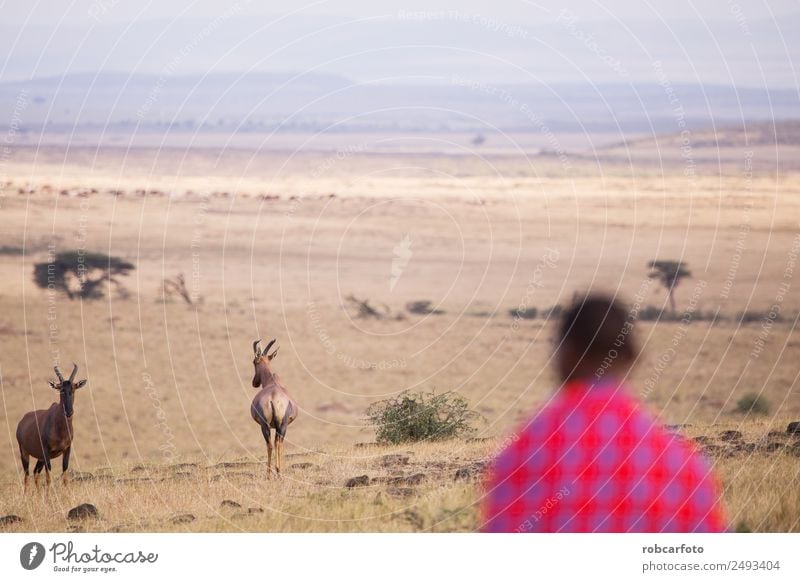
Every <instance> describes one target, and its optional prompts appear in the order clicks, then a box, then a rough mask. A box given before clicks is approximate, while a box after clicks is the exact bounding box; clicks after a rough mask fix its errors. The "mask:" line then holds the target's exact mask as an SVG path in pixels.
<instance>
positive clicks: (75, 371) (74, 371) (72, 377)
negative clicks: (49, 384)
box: [69, 362, 78, 382]
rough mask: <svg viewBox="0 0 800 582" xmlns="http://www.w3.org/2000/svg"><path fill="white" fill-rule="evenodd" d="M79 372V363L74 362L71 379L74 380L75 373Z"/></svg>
mask: <svg viewBox="0 0 800 582" xmlns="http://www.w3.org/2000/svg"><path fill="white" fill-rule="evenodd" d="M77 373H78V364H76V363H75V362H72V374H70V375H69V381H70V382H72V381H73V380H74V379H75V374H77Z"/></svg>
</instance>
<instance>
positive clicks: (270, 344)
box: [263, 339, 278, 354]
mask: <svg viewBox="0 0 800 582" xmlns="http://www.w3.org/2000/svg"><path fill="white" fill-rule="evenodd" d="M276 341H278V340H277V339H273V340H270V341H269V343H268V344H267V347H266V349H265V350H264V352H263V353H265V354H266V353H267V352H268V351H269V349H270V348H271V347H272V344H274V343H275V342H276Z"/></svg>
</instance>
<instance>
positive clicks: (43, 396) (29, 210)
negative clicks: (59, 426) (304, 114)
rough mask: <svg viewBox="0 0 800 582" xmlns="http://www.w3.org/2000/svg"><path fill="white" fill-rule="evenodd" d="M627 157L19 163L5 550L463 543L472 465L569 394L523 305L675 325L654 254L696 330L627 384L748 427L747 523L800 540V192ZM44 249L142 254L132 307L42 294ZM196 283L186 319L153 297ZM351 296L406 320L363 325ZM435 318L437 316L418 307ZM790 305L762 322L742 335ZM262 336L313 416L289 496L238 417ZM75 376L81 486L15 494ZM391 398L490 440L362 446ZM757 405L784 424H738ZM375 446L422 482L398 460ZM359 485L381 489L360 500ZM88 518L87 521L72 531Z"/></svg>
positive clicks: (725, 459)
mask: <svg viewBox="0 0 800 582" xmlns="http://www.w3.org/2000/svg"><path fill="white" fill-rule="evenodd" d="M615 151H616V150H609V152H610V153H609V154H608V156H609V159H608V160H605V161H603V162H602V163H600V162H596V161H592V160H588V159H587V160H583V161H581V160H577V161H576V160H573V161H572V162H571V164H570V166H569V167H568V168H564V167H562V166H561V165H560V163H559V160H558V159H556V158H553V157H542V158H533V159H531V158H525V157H522V156H519V155H512V154H510V153H509V154H497V155H492V156H477V155H475V156H468V155H462V156H453V155H433V154H431V155H421V154H400V153H395V154H391V155H388V154H373V153H370V152H361V151H346V152H339V153H336V152H333V153H324V152H319V153H302V154H297V155H295V156H291V157H290V156H288V154H280V153H277V152H272V153H263V154H253V153H252V152H246V151H243V150H242V151H240V150H231V151H229V152H226V153H225V154H224V155H218V154H217V153H215V152H214V151H213V150H203V149H194V150H181V149H163V150H155V149H134V150H130V151H126V150H125V149H123V148H105V149H103V150H102V151H99V152H98V151H96V150H93V149H91V148H73V149H70V150H68V151H67V150H65V149H63V148H58V147H55V146H53V147H49V148H45V149H42V150H39V151H36V150H34V149H26V148H19V149H17V150H15V151H14V152H13V155H12V156H10V157H9V158H8V159H7V160H5V159H4V165H3V168H2V170H3V172H4V173H5V174H6V175H7V178H8V182H9V183H8V184H7V185H6V187H5V189H4V191H3V196H2V199H0V212H2V225H3V228H2V230H0V247H2V249H4V250H3V251H2V253H0V382H2V398H3V401H2V407H1V408H0V414H2V422H0V433H2V434H1V435H0V490H2V495H0V516H3V515H7V514H14V515H19V516H20V517H22V518H23V521H22V522H20V523H17V524H13V525H10V526H8V527H7V529H8V530H11V531H27V530H39V531H64V530H66V529H67V528H68V527H79V528H83V529H85V530H86V531H171V530H176V531H184V530H186V531H470V530H473V529H475V528H476V527H477V526H478V517H477V511H476V507H475V503H476V502H477V501H478V500H479V498H480V490H479V487H478V481H477V479H476V478H470V479H460V480H455V479H454V475H455V473H456V471H458V470H459V469H460V468H464V467H474V466H476V465H475V463H479V462H485V461H486V460H487V459H488V458H489V457H491V455H492V454H493V453H494V452H495V451H496V450H497V448H498V446H500V444H501V443H502V439H503V437H504V436H505V435H506V434H508V433H509V432H511V431H512V430H513V429H514V427H515V426H516V425H517V424H518V423H520V422H521V421H522V420H523V419H525V418H527V417H528V416H529V415H530V413H531V412H532V411H534V410H535V409H536V407H537V406H538V405H540V404H541V403H543V402H545V401H546V400H547V399H548V398H549V396H550V394H551V393H552V390H553V388H554V386H555V380H554V377H553V375H552V373H551V370H550V363H551V362H550V356H551V350H552V337H553V323H552V319H547V318H538V319H535V320H516V319H515V318H514V317H512V316H511V315H510V314H509V310H511V309H514V308H516V307H518V306H520V305H522V306H528V307H536V308H538V309H539V310H544V309H546V308H549V307H551V306H553V305H556V304H566V303H568V302H569V301H570V300H571V298H572V296H573V293H574V292H575V291H584V290H588V289H596V290H606V291H610V292H619V293H620V295H621V296H622V297H623V298H624V299H625V300H627V301H628V302H633V301H634V299H635V298H636V297H640V298H641V302H642V304H643V305H656V306H662V305H664V304H665V301H666V297H665V294H664V291H663V290H660V289H659V288H658V285H657V284H656V283H654V282H651V281H650V280H649V279H647V276H646V275H647V269H646V263H647V262H648V261H650V260H652V259H656V258H660V259H682V260H684V261H686V262H687V263H688V265H689V268H690V269H691V270H692V273H693V277H692V278H691V279H688V280H687V281H685V282H684V283H683V284H682V285H681V286H680V287H679V288H678V291H677V300H678V306H679V309H680V310H688V311H686V313H687V314H688V315H687V317H688V319H691V320H692V321H691V323H689V324H682V323H680V322H661V323H651V322H642V323H641V324H640V325H639V331H638V333H639V336H638V337H639V340H640V344H641V346H642V354H641V357H640V359H639V361H638V363H637V366H636V368H635V370H634V372H633V375H632V378H631V379H630V384H631V386H632V387H633V389H634V390H636V391H639V392H640V394H641V395H642V397H643V398H645V400H646V401H647V403H648V405H649V406H650V408H651V410H652V411H653V412H654V413H655V414H657V415H658V416H659V418H660V419H661V420H662V421H663V422H664V423H665V424H681V425H688V426H685V427H683V428H681V429H680V430H681V431H682V432H685V433H686V434H687V436H689V437H696V436H709V437H713V438H714V439H717V437H718V435H719V433H720V432H721V431H723V430H729V429H731V430H741V431H742V432H743V433H744V436H743V440H744V442H747V443H758V444H759V446H758V447H756V448H755V449H754V450H747V451H744V452H743V451H742V450H733V449H731V450H728V449H720V450H716V451H711V452H710V454H712V453H713V454H712V458H713V460H714V462H715V466H716V468H717V470H718V472H719V475H720V477H721V479H722V481H723V483H724V485H725V501H726V505H727V507H728V511H729V513H730V515H731V517H732V522H733V523H734V525H735V526H737V527H742V528H746V529H751V530H753V531H800V488H798V479H799V478H800V457H798V456H797V455H796V454H795V453H796V451H797V448H796V447H792V444H793V441H792V440H791V439H790V438H788V437H786V438H783V437H778V436H773V437H768V438H770V439H772V440H781V439H782V440H781V442H783V444H785V445H786V446H785V447H782V448H781V447H778V448H777V449H778V450H773V451H771V452H770V451H768V450H766V449H765V448H764V447H763V446H760V444H763V440H762V439H764V438H765V437H766V435H767V434H768V433H769V432H770V431H783V430H785V428H786V425H787V423H788V422H790V421H794V420H798V419H800V398H798V392H797V386H798V370H799V368H798V365H797V361H798V356H800V339H798V337H797V333H796V323H797V314H798V312H800V295H798V293H797V286H798V276H800V275H797V274H796V273H795V272H794V271H795V270H796V268H797V267H796V265H795V264H794V262H796V260H797V253H798V247H799V246H800V244H798V241H800V238H798V236H799V235H798V233H800V224H799V223H798V220H800V178H799V177H798V175H797V174H795V173H792V172H781V173H779V174H776V172H775V171H774V168H773V166H772V165H771V164H769V163H763V164H762V163H759V158H758V156H756V158H755V159H754V158H753V157H752V156H751V155H750V154H748V153H742V152H741V151H739V150H735V151H734V150H732V151H730V152H727V153H726V157H725V160H724V164H720V163H711V162H708V161H704V162H702V163H698V164H697V166H696V167H693V169H692V172H691V174H690V175H687V174H686V173H685V171H684V170H685V169H686V167H685V164H683V163H682V162H681V160H679V159H678V160H677V161H676V160H672V161H669V162H668V163H665V164H664V165H658V164H652V163H651V164H645V163H637V165H633V164H631V163H630V162H626V160H625V159H624V157H616V158H615V157H614V156H615V155H617V154H616V153H614V152H615ZM706 154H708V152H706ZM709 155H710V154H709ZM699 158H700V152H699V153H698V159H699ZM112 191H113V193H112ZM50 245H54V248H55V249H57V250H67V249H85V250H89V251H99V252H104V253H107V254H111V255H115V256H120V257H122V258H124V259H126V260H129V261H132V262H134V263H135V264H136V270H135V271H133V273H132V274H131V275H130V276H129V277H127V278H126V280H125V281H124V282H125V286H126V289H127V291H128V293H129V295H128V296H127V297H120V296H118V295H116V294H114V293H112V294H111V295H110V296H109V297H106V298H105V299H102V300H97V301H86V302H81V301H70V300H68V299H67V298H66V297H64V296H63V295H57V294H52V293H50V292H48V291H47V290H41V289H38V288H37V287H36V286H35V285H34V283H33V275H32V273H33V266H34V264H35V263H37V262H40V261H46V260H47V257H48V252H49V251H48V249H49V248H50ZM393 261H394V267H395V271H394V272H393ZM179 273H183V274H184V275H185V277H186V280H187V282H188V286H189V289H190V291H191V292H192V294H193V295H194V296H195V298H196V299H197V302H196V303H195V304H194V305H187V304H185V303H184V302H183V301H181V300H180V299H177V298H173V299H168V300H165V299H164V297H163V295H162V292H161V289H162V282H163V279H164V278H165V277H174V276H175V275H177V274H179ZM787 284H788V287H787V286H786V285H787ZM351 294H353V295H356V296H357V297H359V298H361V299H368V300H369V301H370V302H371V304H373V305H375V306H376V307H377V306H385V309H386V310H388V312H389V313H390V317H387V318H385V319H383V320H372V319H361V318H358V317H356V313H355V311H354V310H353V309H351V308H350V307H349V306H348V303H347V301H346V297H347V296H348V295H351ZM418 300H427V301H431V302H432V304H433V305H434V306H437V307H438V308H439V309H441V310H443V311H444V313H443V314H438V315H414V314H411V313H409V312H408V311H407V309H406V307H405V306H406V304H407V303H408V302H411V301H418ZM775 304H778V305H779V311H780V313H779V315H780V318H776V319H775V320H774V322H773V321H772V320H769V321H768V322H767V323H768V325H767V324H765V323H764V321H761V320H759V319H758V318H756V320H755V321H752V322H750V323H746V324H740V323H739V322H738V319H737V316H738V314H739V313H741V312H744V311H750V312H757V313H761V314H766V313H768V312H769V311H770V308H771V306H772V305H775ZM381 308H382V309H384V308H383V307H381ZM682 313H683V311H682ZM714 314H717V316H716V321H713V322H712V321H710V320H711V319H713V317H712V316H713V315H714ZM259 337H262V338H264V339H270V338H272V337H277V338H278V339H279V342H280V344H281V346H282V347H281V351H280V355H279V356H278V358H277V359H276V360H275V364H274V366H275V369H276V370H277V372H278V373H279V374H280V375H281V377H282V378H283V379H284V381H285V383H286V384H287V386H288V387H289V389H290V390H291V392H292V394H293V395H294V396H295V398H296V399H297V401H298V402H299V404H300V406H301V412H300V417H299V418H298V420H297V421H296V422H295V423H294V424H293V425H292V426H291V427H290V429H289V433H288V438H287V456H288V458H287V466H288V468H287V470H286V474H285V476H284V478H283V479H282V480H281V481H270V482H267V481H266V480H265V478H264V477H265V468H264V464H263V463H264V461H263V460H264V457H265V454H266V448H265V445H264V443H263V439H262V438H261V435H260V431H259V428H258V426H257V425H256V424H255V423H254V422H253V421H252V419H251V418H250V414H249V404H250V400H251V399H252V397H253V395H254V390H253V388H252V387H251V386H250V380H251V378H252V374H253V368H252V348H251V343H252V341H253V340H254V339H256V338H259ZM72 361H75V362H77V363H78V365H79V367H80V371H79V373H78V376H79V377H80V378H83V377H88V378H89V383H88V385H87V387H86V388H85V389H83V390H82V391H80V392H78V393H77V395H76V402H75V411H76V412H75V418H74V425H75V432H76V437H75V443H74V447H73V456H72V465H71V467H72V470H74V471H75V472H76V474H79V473H84V474H85V475H83V479H81V480H76V481H75V482H73V483H72V484H71V485H69V486H68V488H66V489H64V488H63V487H62V486H61V484H60V482H58V481H56V483H55V484H54V485H53V488H52V490H51V492H50V493H49V495H50V497H49V499H48V500H46V501H45V500H44V499H43V495H44V494H43V493H39V494H34V495H29V496H28V497H23V495H22V492H21V472H20V466H19V460H18V455H17V447H16V441H15V438H14V430H15V427H16V423H17V421H18V420H19V418H20V417H21V416H22V414H23V413H24V412H26V411H28V410H31V409H33V408H34V407H38V408H43V407H47V406H48V405H49V404H50V403H51V402H53V401H54V394H53V392H52V391H51V390H50V388H48V386H47V380H48V379H50V378H52V366H53V364H54V362H59V363H60V365H61V366H62V368H69V367H70V362H72ZM645 387H649V388H647V389H645ZM404 389H413V390H433V389H436V390H437V391H445V390H457V391H458V392H459V393H461V394H463V395H464V396H465V397H466V398H468V399H469V401H470V403H471V405H472V406H473V407H474V408H475V409H476V410H477V411H479V412H480V413H481V414H482V415H483V417H484V419H485V420H484V421H482V422H479V423H478V424H477V425H476V427H477V428H478V437H479V438H480V439H486V440H477V441H474V442H461V441H457V442H450V443H426V444H416V445H405V446H399V447H373V446H366V447H356V446H355V445H356V444H357V443H370V442H372V441H373V440H374V431H373V430H372V429H371V428H369V427H367V426H365V422H364V416H365V411H366V408H367V406H368V405H369V404H370V403H372V402H374V401H376V400H379V399H381V398H386V397H389V396H391V395H395V394H397V393H398V392H400V391H402V390H404ZM748 393H758V394H761V395H762V396H763V397H764V398H766V399H767V400H768V401H769V403H770V405H771V410H770V412H769V413H768V414H767V415H765V416H760V417H754V416H749V417H745V416H744V415H742V414H739V413H737V412H736V402H737V401H738V399H739V398H741V397H742V396H743V395H745V394H748ZM723 444H724V443H723ZM724 446H725V447H729V448H730V445H728V444H724ZM388 454H400V455H402V456H404V457H408V463H407V464H402V465H400V466H384V464H383V463H384V461H383V457H384V455H388ZM221 463H228V464H230V466H225V465H220V464H221ZM302 463H310V464H311V465H310V466H305V465H302ZM54 465H55V466H56V467H58V469H57V470H56V471H55V476H56V477H57V476H58V475H59V474H60V462H59V461H56V463H55V464H54ZM176 465H182V466H176ZM293 465H295V466H293ZM298 465H299V466H298ZM89 474H91V476H90V475H89ZM418 474H422V475H423V477H414V476H415V475H418ZM359 475H367V476H368V477H369V479H370V484H369V485H368V486H364V487H359V488H354V489H347V488H345V487H344V483H345V481H346V480H347V479H348V478H351V477H354V476H359ZM408 477H414V478H413V479H411V480H410V481H408V480H407V478H408ZM390 479H396V481H392V482H390ZM417 481H419V482H417ZM224 500H231V501H234V502H236V503H238V504H240V505H241V507H239V508H236V507H225V508H222V507H221V506H220V504H221V503H222V501H224ZM82 502H90V503H93V504H95V505H96V506H97V507H98V510H99V511H100V519H99V520H94V521H85V522H82V523H80V524H78V525H77V526H76V525H75V524H72V523H69V524H68V523H67V521H66V519H65V516H66V512H67V510H68V509H69V508H71V507H73V506H75V505H77V504H78V503H82ZM249 508H255V509H254V510H253V512H248V510H249ZM259 509H260V510H262V511H259ZM184 514H191V515H192V516H194V519H192V520H189V519H188V518H185V519H174V518H176V517H178V516H181V515H184Z"/></svg>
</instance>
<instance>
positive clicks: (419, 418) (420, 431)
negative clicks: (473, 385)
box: [367, 391, 480, 444]
mask: <svg viewBox="0 0 800 582" xmlns="http://www.w3.org/2000/svg"><path fill="white" fill-rule="evenodd" d="M477 418H480V414H478V413H477V412H475V411H473V410H470V409H469V406H468V403H467V400H466V399H465V398H464V397H463V396H461V395H459V394H456V393H455V392H445V393H443V394H436V393H423V392H408V391H406V392H403V393H402V394H400V395H399V396H397V397H395V398H389V399H386V400H381V401H380V402H375V403H373V404H372V405H371V406H370V407H369V408H368V409H367V420H368V421H369V423H370V424H371V425H372V426H374V427H375V428H376V433H377V434H376V440H377V441H378V442H379V443H392V444H396V443H405V442H415V441H425V440H434V441H438V440H445V439H451V438H458V437H465V436H469V435H471V434H473V433H474V432H475V428H473V427H472V426H471V425H470V423H471V422H472V421H473V420H475V419H477Z"/></svg>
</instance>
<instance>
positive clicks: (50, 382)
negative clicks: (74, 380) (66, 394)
mask: <svg viewBox="0 0 800 582" xmlns="http://www.w3.org/2000/svg"><path fill="white" fill-rule="evenodd" d="M47 383H48V384H50V388H52V389H53V390H59V387H58V385H57V384H56V383H55V382H53V381H52V380H48V381H47Z"/></svg>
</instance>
